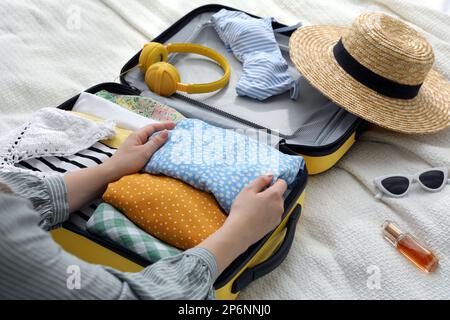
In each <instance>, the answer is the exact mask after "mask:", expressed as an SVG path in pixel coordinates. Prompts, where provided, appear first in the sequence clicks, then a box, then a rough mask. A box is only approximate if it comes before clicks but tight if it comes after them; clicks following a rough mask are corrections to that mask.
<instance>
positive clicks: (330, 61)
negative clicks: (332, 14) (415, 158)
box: [290, 13, 450, 134]
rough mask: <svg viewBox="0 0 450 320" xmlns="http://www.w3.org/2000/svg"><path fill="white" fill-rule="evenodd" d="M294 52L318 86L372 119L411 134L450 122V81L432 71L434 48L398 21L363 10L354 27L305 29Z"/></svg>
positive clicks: (299, 33) (299, 32)
mask: <svg viewBox="0 0 450 320" xmlns="http://www.w3.org/2000/svg"><path fill="white" fill-rule="evenodd" d="M290 54H291V59H292V61H293V62H294V63H295V65H296V66H297V68H298V70H299V71H300V73H302V75H303V76H304V77H305V78H306V79H308V81H309V82H310V83H311V84H312V85H313V86H314V87H316V88H317V89H318V90H320V91H321V92H322V93H323V94H324V95H326V96H327V97H328V98H330V99H331V100H333V101H334V102H336V103H337V104H339V105H340V106H342V107H343V108H344V109H346V110H347V111H349V112H351V113H353V114H355V115H357V116H359V117H361V118H363V119H366V120H367V121H370V122H372V123H375V124H377V125H379V126H382V127H384V128H387V129H390V130H394V131H398V132H403V133H409V134H425V133H434V132H437V131H439V130H442V129H444V128H447V127H449V126H450V83H448V82H447V80H446V79H445V78H444V77H443V76H442V75H440V74H439V73H438V72H437V71H436V70H434V69H432V66H433V63H434V53H433V48H432V47H431V45H430V44H429V43H428V41H427V40H426V39H425V38H424V37H423V36H421V35H420V34H419V33H418V32H417V31H415V30H414V29H412V28H411V27H409V26H408V25H406V24H405V23H403V22H401V21H399V20H397V19H394V18H392V17H390V16H387V15H384V14H379V13H364V14H362V15H360V16H359V17H358V18H357V19H356V20H355V21H354V23H353V25H352V27H351V28H343V27H336V26H311V27H304V28H301V29H299V30H297V31H296V32H295V33H294V34H293V35H292V37H291V39H290Z"/></svg>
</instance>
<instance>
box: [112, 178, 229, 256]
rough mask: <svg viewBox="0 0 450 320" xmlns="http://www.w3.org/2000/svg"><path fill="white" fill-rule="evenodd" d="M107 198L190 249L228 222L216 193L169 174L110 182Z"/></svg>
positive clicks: (146, 227) (142, 224)
mask: <svg viewBox="0 0 450 320" xmlns="http://www.w3.org/2000/svg"><path fill="white" fill-rule="evenodd" d="M103 200H104V201H105V202H107V203H109V204H111V205H112V206H114V207H116V208H117V209H119V210H120V211H122V213H124V214H125V215H126V216H127V217H128V218H129V219H130V220H131V221H133V222H134V223H135V224H136V225H138V226H139V227H140V228H141V229H143V230H145V231H146V232H148V233H150V234H151V235H153V236H155V237H157V238H159V239H161V240H163V241H165V242H167V243H168V244H171V245H172V246H174V247H177V248H180V249H184V250H187V249H190V248H193V247H195V246H196V245H198V244H199V243H201V242H202V241H203V240H205V239H206V238H208V237H209V236H210V235H211V234H213V233H214V232H215V231H217V230H218V229H219V228H220V227H221V226H222V225H223V223H224V222H225V219H226V215H225V214H224V213H223V212H222V210H221V208H220V206H219V204H218V203H217V201H216V200H215V198H214V196H213V195H212V194H209V193H206V192H203V191H200V190H198V189H195V188H194V187H191V186H190V185H188V184H186V183H184V182H182V181H180V180H176V179H173V178H170V177H166V176H155V175H151V174H147V173H144V174H134V175H130V176H126V177H123V178H122V179H120V180H119V181H117V182H114V183H111V184H110V185H109V186H108V189H107V190H106V192H105V194H104V195H103Z"/></svg>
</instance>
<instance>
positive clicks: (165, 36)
mask: <svg viewBox="0 0 450 320" xmlns="http://www.w3.org/2000/svg"><path fill="white" fill-rule="evenodd" d="M223 8H226V9H229V10H236V9H232V8H229V7H224V6H221V5H207V6H203V7H200V8H197V9H195V10H193V11H192V12H190V13H188V14H187V15H185V16H184V17H182V18H181V19H180V20H179V21H177V22H176V23H175V24H173V25H172V26H171V27H170V28H169V29H167V30H166V31H165V32H163V33H162V34H161V35H159V36H158V37H156V38H155V39H154V40H153V41H156V42H161V43H166V44H167V43H175V42H190V43H198V44H201V45H204V46H207V47H210V48H213V49H214V50H216V51H218V52H219V53H221V54H222V55H223V56H225V58H226V59H227V60H228V62H229V63H230V65H231V69H232V75H231V79H230V83H229V85H228V86H227V87H225V88H224V89H222V90H220V91H217V92H212V93H207V94H187V93H176V94H174V95H173V96H172V97H161V96H158V95H156V94H155V93H153V92H151V91H150V90H149V89H148V87H147V85H146V84H145V81H144V74H143V72H142V71H141V70H140V69H139V68H138V67H137V65H138V64H139V55H140V52H139V53H137V54H136V55H135V56H134V57H133V58H132V59H131V60H130V61H128V63H127V64H126V65H125V66H124V67H123V69H122V72H121V74H122V76H121V82H122V83H123V84H125V85H127V86H131V87H132V88H135V89H136V90H138V92H140V95H142V96H148V97H152V98H154V99H156V100H159V101H161V102H163V103H166V104H167V105H169V106H171V107H174V108H175V109H177V110H178V111H180V112H181V113H182V114H184V115H185V116H187V117H192V118H197V119H201V120H204V121H206V122H209V123H211V124H214V125H218V126H221V127H225V128H235V129H245V130H249V129H258V130H261V129H263V130H266V131H267V132H268V133H269V134H271V135H272V136H274V137H275V138H274V139H272V140H276V141H277V142H278V143H279V144H284V145H286V146H288V147H289V148H291V149H292V150H294V151H296V152H300V153H302V154H307V155H327V154H331V153H332V152H334V151H335V150H336V149H337V148H338V147H339V146H340V145H341V144H342V143H344V142H345V141H346V140H347V139H348V137H349V136H350V135H351V134H352V133H354V132H355V131H356V130H357V129H358V128H360V127H361V126H362V125H363V124H364V121H363V120H361V119H360V118H358V117H356V116H355V115H353V114H351V113H349V112H347V111H345V110H344V109H342V108H340V107H339V106H338V105H337V104H335V103H333V102H331V101H330V100H328V98H326V97H325V96H324V95H322V94H321V93H320V92H319V91H318V90H316V89H315V88H314V87H312V86H311V85H310V84H309V83H308V82H307V81H306V80H305V79H304V78H303V77H301V75H300V74H299V72H298V71H297V69H296V68H295V66H294V65H293V63H292V62H291V60H290V57H289V45H288V44H289V36H290V34H291V33H292V31H288V32H283V33H276V39H277V41H278V43H279V44H280V49H281V51H282V53H283V56H284V57H285V59H286V61H287V62H288V64H289V72H290V73H291V74H292V75H293V77H294V79H299V84H300V94H299V98H298V100H292V99H290V93H289V92H286V93H284V94H281V95H278V96H275V97H271V98H269V99H267V100H266V101H263V102H261V101H257V100H255V99H251V98H248V97H240V96H237V94H236V85H237V82H238V81H239V79H240V77H241V75H242V72H243V67H242V64H241V62H239V61H238V60H237V59H236V58H235V57H234V55H233V53H231V52H229V51H227V49H226V48H225V45H224V43H223V42H222V40H221V39H220V38H219V36H218V34H217V32H216V31H215V29H214V26H213V25H212V23H211V22H210V21H211V17H212V16H213V15H214V14H215V13H216V12H218V11H219V10H221V9H223ZM273 27H274V28H281V27H285V25H282V24H280V23H278V22H273ZM169 62H170V63H172V64H173V65H175V66H176V67H177V68H178V70H179V71H180V75H181V78H182V81H183V82H185V83H202V82H210V81H214V80H217V79H219V78H220V77H221V76H222V75H223V71H222V69H221V68H220V67H219V66H217V65H216V64H215V63H214V62H212V61H211V60H209V59H208V58H206V57H202V56H198V55H193V54H173V55H171V57H170V60H169Z"/></svg>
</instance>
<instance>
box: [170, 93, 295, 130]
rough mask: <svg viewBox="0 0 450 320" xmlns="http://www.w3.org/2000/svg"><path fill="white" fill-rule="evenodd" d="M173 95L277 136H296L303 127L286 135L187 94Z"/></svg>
mask: <svg viewBox="0 0 450 320" xmlns="http://www.w3.org/2000/svg"><path fill="white" fill-rule="evenodd" d="M172 97H175V98H178V99H180V100H183V101H184V102H187V103H189V104H191V105H194V106H197V107H199V108H202V109H205V110H207V111H209V112H212V113H215V114H218V115H220V116H222V117H224V118H226V119H230V120H233V121H236V122H239V123H242V124H244V125H246V126H248V127H251V128H254V129H258V130H265V131H266V132H267V133H268V134H275V135H277V136H279V137H281V138H283V139H292V138H295V136H296V135H297V133H298V132H299V131H300V130H301V129H302V128H300V129H298V130H296V131H295V132H294V134H292V135H285V134H282V133H281V132H278V131H274V130H271V129H269V128H266V127H263V126H261V125H259V124H257V123H254V122H252V121H249V120H246V119H243V118H240V117H238V116H235V115H233V114H231V113H228V112H226V111H223V110H221V109H219V108H216V107H213V106H211V105H208V104H206V103H203V102H201V101H198V100H195V99H192V98H189V97H188V96H185V95H184V94H181V93H174V94H173V96H172Z"/></svg>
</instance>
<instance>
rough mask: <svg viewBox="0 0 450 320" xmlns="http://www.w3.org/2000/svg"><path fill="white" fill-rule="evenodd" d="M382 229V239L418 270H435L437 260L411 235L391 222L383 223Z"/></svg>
mask: <svg viewBox="0 0 450 320" xmlns="http://www.w3.org/2000/svg"><path fill="white" fill-rule="evenodd" d="M382 228H383V235H384V238H385V239H386V240H387V241H389V243H391V244H392V245H393V246H394V247H396V248H397V250H398V251H399V252H400V253H401V254H402V255H404V256H405V257H406V258H407V259H408V260H409V261H411V262H412V263H414V264H415V265H416V266H417V267H418V268H419V269H420V270H422V271H424V272H433V271H434V270H435V269H436V267H437V266H438V263H439V259H438V258H437V257H436V255H435V254H434V253H433V252H432V251H430V250H429V249H427V248H426V247H425V246H424V245H423V244H421V243H420V242H418V241H417V240H416V239H415V238H414V237H413V236H412V235H410V234H409V233H404V232H403V231H401V230H400V228H399V227H398V226H397V225H396V224H395V223H393V222H391V221H386V222H385V223H383V226H382Z"/></svg>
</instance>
